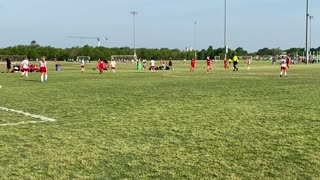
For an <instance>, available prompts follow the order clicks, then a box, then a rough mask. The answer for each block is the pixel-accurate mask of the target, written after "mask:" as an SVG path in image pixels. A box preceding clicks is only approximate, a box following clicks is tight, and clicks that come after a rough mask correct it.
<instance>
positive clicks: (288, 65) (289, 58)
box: [286, 56, 291, 69]
mask: <svg viewBox="0 0 320 180" xmlns="http://www.w3.org/2000/svg"><path fill="white" fill-rule="evenodd" d="M286 63H287V68H288V69H289V68H290V63H291V57H290V56H287V59H286Z"/></svg>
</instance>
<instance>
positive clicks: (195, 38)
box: [194, 21, 197, 59]
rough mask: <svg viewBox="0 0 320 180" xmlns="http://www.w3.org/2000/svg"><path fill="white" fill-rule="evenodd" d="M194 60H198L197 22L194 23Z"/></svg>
mask: <svg viewBox="0 0 320 180" xmlns="http://www.w3.org/2000/svg"><path fill="white" fill-rule="evenodd" d="M194 59H197V21H194Z"/></svg>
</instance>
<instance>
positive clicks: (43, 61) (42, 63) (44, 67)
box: [40, 56, 48, 82]
mask: <svg viewBox="0 0 320 180" xmlns="http://www.w3.org/2000/svg"><path fill="white" fill-rule="evenodd" d="M40 73H41V80H40V81H41V82H47V81H48V74H47V62H46V58H45V57H44V56H42V57H41V61H40Z"/></svg>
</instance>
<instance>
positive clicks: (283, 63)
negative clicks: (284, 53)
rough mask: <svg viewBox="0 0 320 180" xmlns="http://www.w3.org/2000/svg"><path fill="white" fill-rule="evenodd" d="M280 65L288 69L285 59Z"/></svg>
mask: <svg viewBox="0 0 320 180" xmlns="http://www.w3.org/2000/svg"><path fill="white" fill-rule="evenodd" d="M280 65H281V67H287V62H286V60H285V59H281V60H280Z"/></svg>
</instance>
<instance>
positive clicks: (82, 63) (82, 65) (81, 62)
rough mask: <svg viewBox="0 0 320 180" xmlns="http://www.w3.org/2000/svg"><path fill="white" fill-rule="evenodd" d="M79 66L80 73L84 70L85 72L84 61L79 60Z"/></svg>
mask: <svg viewBox="0 0 320 180" xmlns="http://www.w3.org/2000/svg"><path fill="white" fill-rule="evenodd" d="M80 66H81V72H84V70H85V62H84V59H81V60H80Z"/></svg>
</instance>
